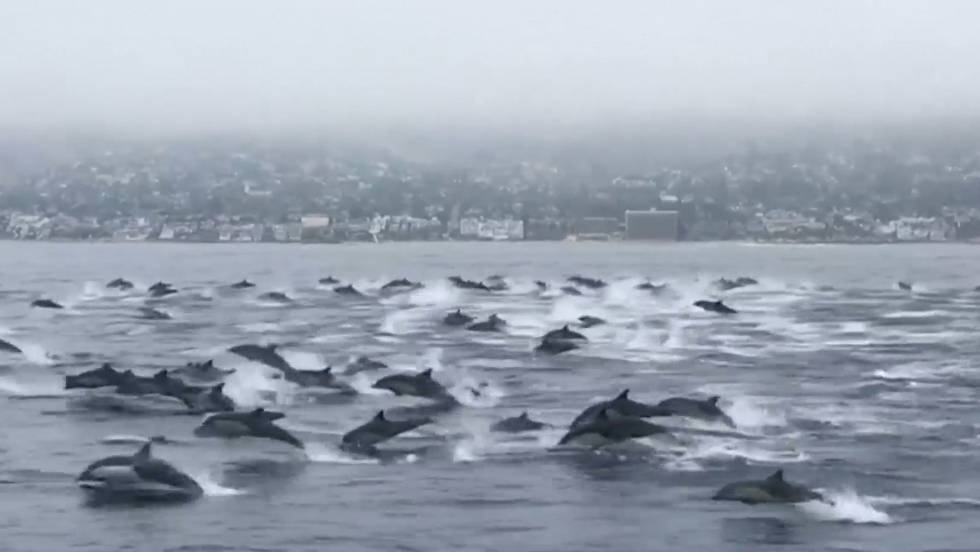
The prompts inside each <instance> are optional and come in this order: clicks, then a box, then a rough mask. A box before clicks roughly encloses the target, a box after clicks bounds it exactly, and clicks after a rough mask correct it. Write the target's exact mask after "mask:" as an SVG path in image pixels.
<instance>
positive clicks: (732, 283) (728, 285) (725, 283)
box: [714, 276, 759, 291]
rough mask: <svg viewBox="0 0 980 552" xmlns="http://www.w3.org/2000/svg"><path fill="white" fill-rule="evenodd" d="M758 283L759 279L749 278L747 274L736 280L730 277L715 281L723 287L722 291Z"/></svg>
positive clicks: (718, 285)
mask: <svg viewBox="0 0 980 552" xmlns="http://www.w3.org/2000/svg"><path fill="white" fill-rule="evenodd" d="M758 283H759V281H758V280H756V279H755V278H749V277H747V276H739V277H738V278H736V279H734V280H729V279H728V278H719V279H717V280H715V282H714V284H715V286H716V287H718V288H719V289H721V290H722V291H729V290H732V289H738V288H742V287H747V286H754V285H756V284H758Z"/></svg>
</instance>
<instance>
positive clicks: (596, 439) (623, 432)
mask: <svg viewBox="0 0 980 552" xmlns="http://www.w3.org/2000/svg"><path fill="white" fill-rule="evenodd" d="M659 433H667V428H665V427H663V426H659V425H656V424H651V423H650V422H647V421H645V420H642V419H640V418H633V417H628V416H627V417H623V416H610V415H609V413H608V409H607V408H603V409H601V410H599V412H598V413H597V414H596V417H595V418H594V419H593V420H592V421H590V422H588V423H585V424H581V425H578V426H575V427H573V428H572V429H570V430H569V431H568V433H566V434H565V436H564V437H562V438H561V441H559V442H558V444H559V445H575V446H583V447H588V448H593V449H596V448H600V447H604V446H608V445H612V444H615V443H621V442H623V441H626V440H629V439H638V438H640V437H647V436H650V435H656V434H659Z"/></svg>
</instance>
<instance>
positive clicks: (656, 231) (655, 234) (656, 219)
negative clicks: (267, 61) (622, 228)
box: [626, 210, 679, 241]
mask: <svg viewBox="0 0 980 552" xmlns="http://www.w3.org/2000/svg"><path fill="white" fill-rule="evenodd" d="M678 228H679V223H678V216H677V211H653V210H650V211H626V239H628V240H665V241H668V240H669V241H673V240H676V239H677V234H678Z"/></svg>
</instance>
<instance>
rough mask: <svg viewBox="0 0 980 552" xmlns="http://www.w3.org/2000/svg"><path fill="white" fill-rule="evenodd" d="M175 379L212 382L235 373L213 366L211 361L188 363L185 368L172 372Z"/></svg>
mask: <svg viewBox="0 0 980 552" xmlns="http://www.w3.org/2000/svg"><path fill="white" fill-rule="evenodd" d="M173 373H174V374H176V375H177V377H179V378H181V379H187V380H191V381H196V382H213V381H217V380H220V379H222V378H224V377H226V376H230V375H232V374H234V373H235V370H234V369H233V368H229V369H222V368H218V367H217V366H215V365H214V361H213V360H208V361H207V362H188V363H187V364H186V365H185V366H182V367H180V368H177V369H176V370H174V371H173Z"/></svg>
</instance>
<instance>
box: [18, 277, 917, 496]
mask: <svg viewBox="0 0 980 552" xmlns="http://www.w3.org/2000/svg"><path fill="white" fill-rule="evenodd" d="M450 282H451V283H452V284H454V285H455V286H456V287H458V288H461V289H467V290H475V291H488V292H494V291H503V290H506V289H508V280H506V279H505V278H504V277H502V276H496V275H494V276H490V277H488V278H486V279H485V280H483V281H474V280H466V279H463V278H462V277H459V276H454V277H451V278H450ZM321 283H322V284H325V285H326V284H330V285H333V284H339V281H337V280H336V279H333V278H324V279H321ZM568 283H569V285H567V286H565V287H564V291H565V292H566V293H569V294H573V293H574V294H581V293H582V292H581V289H587V290H601V289H603V288H605V287H607V286H608V285H609V284H607V283H606V282H604V281H603V280H600V279H595V278H590V277H585V276H572V277H570V278H568ZM756 283H757V282H756V281H755V280H752V279H750V278H739V279H737V280H724V279H722V280H721V281H719V282H718V283H716V285H717V287H721V288H723V289H725V290H728V289H736V288H739V287H746V286H750V285H754V284H756ZM126 284H129V286H127V285H126ZM106 286H107V287H109V288H113V289H121V290H122V289H131V288H132V284H131V282H128V281H126V280H122V279H121V278H119V279H117V280H113V281H112V282H109V283H108V284H106ZM535 286H536V288H537V289H538V290H544V289H548V284H547V283H545V282H540V281H537V282H535ZM665 286H666V285H665V284H652V283H650V282H645V283H642V284H639V285H637V286H635V288H636V289H638V290H644V291H651V292H654V293H656V292H659V291H661V290H663V289H665ZM227 287H231V288H233V289H247V288H252V287H255V284H254V283H252V282H249V281H248V280H241V281H239V282H236V283H234V284H230V285H228V286H227ZM419 287H422V284H421V283H418V282H412V281H411V280H408V279H404V278H401V279H396V280H391V281H389V282H388V283H386V284H385V285H384V286H382V287H381V289H382V291H392V292H394V291H399V290H408V289H417V288H419ZM556 287H557V286H556ZM908 287H909V288H910V287H911V284H909V286H908ZM516 290H517V288H516V286H515V292H516ZM334 291H335V292H336V293H337V294H339V295H351V296H360V295H361V292H360V291H358V290H357V289H355V288H354V287H353V285H350V284H348V285H344V286H338V287H335V288H334ZM148 292H149V293H150V295H151V296H152V297H164V296H167V295H170V294H173V293H177V289H176V288H174V287H173V286H172V285H171V284H168V283H164V282H157V283H156V284H154V285H153V286H150V288H149V289H148ZM532 293H533V292H532ZM388 295H390V294H388ZM226 296H227V294H226ZM383 296H384V295H383ZM258 297H259V298H260V299H265V300H271V301H276V302H283V303H286V302H291V301H292V299H291V298H289V297H288V296H287V295H285V294H282V293H280V292H267V293H265V294H262V295H258ZM535 297H538V295H535ZM45 301H48V300H38V301H37V303H43V302H45ZM51 303H54V302H53V301H51ZM54 304H56V303H54ZM56 305H57V304H56ZM695 305H696V306H697V307H699V308H702V309H704V310H706V311H709V312H714V313H719V314H733V313H735V312H736V311H735V310H734V309H732V308H731V307H728V306H727V305H725V304H724V303H723V302H722V301H698V302H697V303H695ZM35 306H38V307H39V308H59V307H60V305H58V307H49V306H45V305H35ZM151 310H153V309H150V308H149V307H144V308H143V310H142V312H144V314H148V313H149V311H151ZM157 312H159V311H157ZM433 322H435V323H438V319H436V320H434V321H433ZM442 323H443V324H444V325H446V326H452V327H465V328H466V329H468V330H470V331H475V332H480V331H484V332H497V331H501V330H502V328H504V326H505V325H506V322H505V321H504V320H503V319H501V318H500V317H498V316H497V315H496V314H491V315H490V316H488V317H487V318H486V319H484V320H482V321H476V319H475V318H474V317H473V316H471V315H470V314H466V313H464V312H463V310H462V309H456V310H455V311H452V312H449V313H447V314H445V316H444V318H443V319H442ZM573 323H574V327H575V328H576V329H572V327H571V326H570V325H567V324H566V325H564V326H562V327H560V328H558V329H554V330H551V331H548V332H547V333H545V334H544V335H543V336H542V337H541V343H540V344H539V345H538V347H537V349H536V350H537V351H538V352H543V353H551V354H558V353H562V352H566V351H569V350H573V349H576V348H579V347H583V346H586V347H587V346H588V341H589V340H588V337H587V336H586V335H585V334H583V333H582V332H580V331H577V330H579V329H587V328H591V327H595V326H600V325H602V324H605V323H606V321H605V320H603V319H602V318H599V317H596V316H590V315H582V316H580V317H579V318H578V319H577V320H573ZM587 333H589V334H590V335H592V334H591V332H587ZM0 351H4V352H10V353H17V352H20V349H19V348H18V347H17V346H15V345H13V344H11V343H9V342H7V341H3V340H0ZM228 351H229V352H231V353H233V354H235V355H237V356H240V357H242V358H245V359H248V360H252V361H255V362H259V363H261V364H264V365H266V366H268V367H270V368H273V369H275V370H276V371H277V372H278V373H280V374H281V377H282V379H283V380H285V381H288V382H290V383H293V384H296V385H298V386H299V387H303V388H328V389H337V390H340V391H342V392H349V393H353V392H354V390H353V388H352V387H350V386H349V385H348V384H346V383H344V382H343V381H340V380H339V379H338V378H337V374H342V375H348V376H349V375H355V374H358V373H360V372H367V371H371V372H375V371H381V370H387V369H388V366H387V365H386V364H385V363H383V362H379V361H376V360H372V359H370V358H368V357H365V356H360V357H356V358H354V359H353V360H351V361H350V362H348V363H347V364H346V366H344V368H343V370H342V371H337V372H335V371H334V370H332V369H331V368H330V367H329V366H328V367H326V368H323V369H321V370H312V371H311V370H299V369H296V368H294V367H293V366H292V365H290V363H289V362H288V361H287V360H286V359H285V358H284V357H283V356H282V354H281V353H280V351H279V350H278V347H277V346H276V345H274V344H273V345H258V344H241V345H236V346H233V347H231V348H230V349H228ZM234 372H235V370H231V369H227V370H225V369H221V368H219V367H217V366H215V365H214V362H213V361H212V360H208V361H205V362H199V363H194V362H190V363H187V364H186V365H185V366H182V367H179V368H175V369H173V370H166V369H165V370H160V371H158V372H156V373H155V374H153V375H152V376H140V375H137V374H134V373H133V371H131V370H124V371H120V370H117V369H115V368H113V366H111V365H110V364H108V363H106V364H103V365H101V366H99V367H98V368H96V369H92V370H88V371H85V372H81V373H78V374H72V375H66V376H65V388H66V389H71V390H75V389H96V388H108V389H111V390H112V391H114V392H115V393H117V394H122V395H130V396H142V395H149V394H158V395H164V396H168V397H173V398H176V399H179V400H180V401H181V402H183V403H184V405H185V406H186V410H187V412H189V413H195V414H208V416H207V417H206V418H204V420H203V421H202V422H201V423H200V425H198V426H197V427H196V428H195V429H194V430H193V434H194V435H195V436H197V437H201V438H218V439H231V440H235V439H241V438H245V437H251V438H257V439H265V440H268V441H275V442H280V443H284V444H287V445H289V446H291V447H295V448H300V449H302V448H304V446H305V445H304V443H303V442H302V440H300V439H299V438H298V437H297V436H296V435H294V434H293V433H292V432H290V431H289V430H287V429H285V428H284V427H281V426H280V425H278V424H277V423H276V422H277V421H278V420H280V419H282V418H283V417H284V416H285V414H283V413H281V412H272V411H266V410H265V409H263V408H255V409H252V410H238V409H237V406H236V404H235V402H234V401H233V400H232V399H231V398H230V397H229V396H227V395H226V394H225V393H224V385H225V384H224V383H223V380H224V378H226V377H228V376H230V375H232V374H233V373H234ZM372 387H373V388H375V389H381V390H387V391H389V392H391V393H393V394H394V395H396V396H410V397H420V398H425V399H429V400H430V401H432V402H431V403H427V405H426V406H422V407H417V408H406V409H405V410H404V411H403V412H399V411H398V410H397V409H389V410H380V411H378V412H377V413H376V414H375V415H374V416H373V417H371V418H370V419H369V420H367V421H366V422H364V423H362V424H361V425H358V426H356V427H354V428H353V429H350V430H349V431H347V432H346V433H344V434H343V435H342V436H341V437H340V442H339V446H340V447H341V448H342V449H344V450H347V451H350V452H354V453H358V454H367V455H380V454H381V453H382V452H383V449H379V448H378V446H379V445H381V444H383V443H386V442H388V441H389V440H392V439H394V438H396V437H398V436H399V435H403V434H405V433H408V432H411V431H413V430H416V429H417V428H419V427H422V426H425V425H428V424H432V423H434V421H435V420H434V418H433V416H435V415H438V414H442V413H445V412H447V411H449V410H450V409H453V408H459V407H461V405H460V403H459V402H458V401H457V400H456V399H455V397H454V396H453V395H452V393H450V391H449V390H448V389H447V387H446V386H445V385H443V383H442V382H440V381H437V380H436V379H435V378H434V377H433V372H432V370H431V369H427V370H425V371H422V372H418V373H415V372H402V373H390V372H389V373H388V374H387V375H383V377H380V378H378V379H376V381H375V382H374V383H373V384H372ZM469 389H470V392H471V393H473V396H474V397H480V396H481V395H482V394H483V393H484V390H483V388H482V387H479V388H477V387H470V388H469ZM719 401H720V398H719V397H718V396H711V397H708V398H704V399H702V398H692V397H684V396H674V397H668V398H665V399H663V400H660V401H659V402H651V403H646V402H640V401H637V400H634V399H632V398H631V397H630V396H629V390H628V389H627V390H623V391H622V392H621V393H619V394H618V395H616V396H615V397H613V398H611V399H607V400H603V401H599V402H597V403H595V404H592V405H588V406H587V407H586V408H585V409H584V410H582V412H581V413H580V414H578V415H577V416H576V417H575V418H574V419H573V420H572V421H571V423H570V424H569V425H568V427H567V429H566V431H565V433H564V434H563V435H562V436H561V438H560V439H559V440H558V443H557V444H558V445H560V446H562V447H585V448H587V449H602V448H605V447H610V446H613V445H615V444H618V443H623V442H626V441H631V440H634V439H642V438H644V437H650V436H656V435H661V434H666V435H669V434H671V432H672V431H673V430H674V429H677V428H672V427H668V426H665V425H660V424H659V423H654V422H653V421H651V420H650V418H692V419H697V420H703V421H708V422H717V423H721V424H724V425H726V426H728V427H732V428H734V427H735V426H736V424H735V422H734V421H733V420H732V419H731V417H730V416H729V415H728V414H727V413H726V412H725V411H724V410H723V409H722V407H721V406H719ZM548 427H555V426H552V425H550V424H547V423H545V422H542V421H538V420H535V419H532V417H531V415H530V414H529V413H528V412H527V411H524V412H521V413H520V414H518V415H516V416H511V417H508V418H504V419H499V420H497V421H496V422H494V423H493V424H492V425H490V427H489V429H490V431H492V432H495V433H509V434H519V433H524V432H535V431H540V430H542V429H545V428H548ZM153 442H162V441H153ZM78 484H79V486H80V487H81V488H82V489H83V490H84V491H85V492H86V494H89V495H93V496H99V497H101V498H107V497H113V498H120V497H125V498H128V499H135V500H158V499H159V500H171V499H177V500H184V499H192V498H195V497H197V496H200V494H201V489H200V486H199V485H197V483H195V482H194V481H193V479H191V478H190V477H188V476H186V474H183V473H182V472H180V471H179V470H177V469H176V468H174V467H173V466H172V465H170V464H168V463H167V462H165V461H163V460H160V459H157V458H154V457H153V456H152V455H151V449H150V444H149V443H147V444H146V445H145V446H144V447H143V448H142V449H140V451H139V452H137V453H136V454H134V455H132V456H111V457H108V458H104V459H102V460H99V461H97V462H94V463H92V464H91V465H89V466H88V467H86V469H85V470H84V471H83V472H82V474H81V475H79V477H78ZM713 498H714V499H715V500H722V501H726V500H727V501H737V502H743V503H746V504H760V503H792V502H802V501H807V500H824V498H823V496H822V495H821V494H820V493H818V492H817V491H813V490H812V489H809V488H807V487H805V486H803V485H798V484H794V483H790V482H787V481H786V480H785V479H784V477H783V473H782V470H779V471H777V472H776V473H774V474H772V475H770V476H769V477H767V478H765V479H761V480H746V481H736V482H733V483H730V484H728V485H725V486H724V487H722V488H721V489H719V490H718V491H717V492H716V493H715V495H714V496H713Z"/></svg>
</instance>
